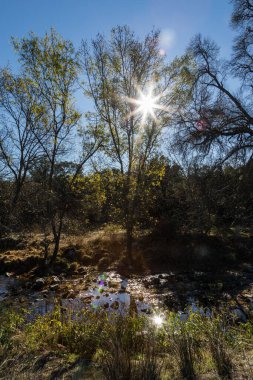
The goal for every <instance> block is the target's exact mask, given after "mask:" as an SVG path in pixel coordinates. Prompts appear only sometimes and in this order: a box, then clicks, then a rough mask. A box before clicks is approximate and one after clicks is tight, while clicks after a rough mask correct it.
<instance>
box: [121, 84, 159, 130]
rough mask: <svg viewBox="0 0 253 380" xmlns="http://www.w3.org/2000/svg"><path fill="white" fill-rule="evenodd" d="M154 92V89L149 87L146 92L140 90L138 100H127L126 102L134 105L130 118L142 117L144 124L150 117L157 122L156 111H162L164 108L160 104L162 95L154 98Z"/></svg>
mask: <svg viewBox="0 0 253 380" xmlns="http://www.w3.org/2000/svg"><path fill="white" fill-rule="evenodd" d="M153 92H154V90H153V87H149V88H148V90H146V91H141V90H138V93H139V96H138V97H137V98H129V97H127V98H126V101H127V102H128V103H130V104H131V105H133V107H131V108H132V110H131V113H130V116H133V115H137V114H140V115H142V123H144V122H145V121H146V120H147V119H148V118H149V117H151V118H152V119H154V120H156V113H155V110H162V109H164V107H163V106H162V105H161V104H159V103H158V102H159V100H160V98H161V95H157V96H154V94H153Z"/></svg>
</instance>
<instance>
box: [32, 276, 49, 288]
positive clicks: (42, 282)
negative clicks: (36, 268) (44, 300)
mask: <svg viewBox="0 0 253 380" xmlns="http://www.w3.org/2000/svg"><path fill="white" fill-rule="evenodd" d="M45 283H46V281H45V280H44V278H38V279H37V280H36V281H35V283H34V284H33V289H34V290H41V289H42V288H43V287H44V286H45Z"/></svg>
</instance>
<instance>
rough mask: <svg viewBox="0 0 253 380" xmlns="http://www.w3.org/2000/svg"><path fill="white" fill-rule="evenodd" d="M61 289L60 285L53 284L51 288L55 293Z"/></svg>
mask: <svg viewBox="0 0 253 380" xmlns="http://www.w3.org/2000/svg"><path fill="white" fill-rule="evenodd" d="M58 289H59V284H53V285H51V286H50V290H52V291H55V290H58Z"/></svg>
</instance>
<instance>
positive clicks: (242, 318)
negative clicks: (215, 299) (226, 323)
mask: <svg viewBox="0 0 253 380" xmlns="http://www.w3.org/2000/svg"><path fill="white" fill-rule="evenodd" d="M232 314H234V316H235V317H236V320H237V321H238V322H243V323H246V322H247V320H248V317H247V315H246V314H245V312H244V311H243V310H242V309H240V308H239V307H236V308H234V309H233V310H232Z"/></svg>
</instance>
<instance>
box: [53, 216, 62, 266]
mask: <svg viewBox="0 0 253 380" xmlns="http://www.w3.org/2000/svg"><path fill="white" fill-rule="evenodd" d="M63 217H64V215H61V218H60V222H59V228H58V231H56V227H55V222H54V221H52V230H53V234H54V250H53V254H52V256H51V260H50V265H52V264H53V263H54V262H55V260H56V258H57V255H58V252H59V246H60V240H61V232H62V224H63Z"/></svg>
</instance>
